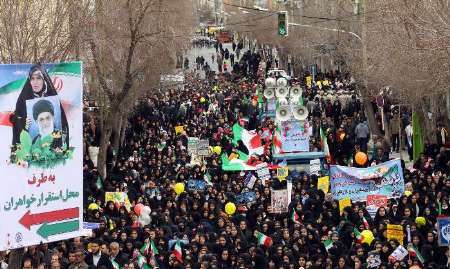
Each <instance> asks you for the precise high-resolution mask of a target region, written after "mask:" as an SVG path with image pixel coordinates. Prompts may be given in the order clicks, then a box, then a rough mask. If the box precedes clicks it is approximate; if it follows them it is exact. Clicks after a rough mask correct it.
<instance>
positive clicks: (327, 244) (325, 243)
mask: <svg viewBox="0 0 450 269" xmlns="http://www.w3.org/2000/svg"><path fill="white" fill-rule="evenodd" d="M323 245H324V246H325V249H326V250H327V252H328V250H329V249H330V248H331V247H333V241H332V240H331V239H328V240H325V241H324V242H323Z"/></svg>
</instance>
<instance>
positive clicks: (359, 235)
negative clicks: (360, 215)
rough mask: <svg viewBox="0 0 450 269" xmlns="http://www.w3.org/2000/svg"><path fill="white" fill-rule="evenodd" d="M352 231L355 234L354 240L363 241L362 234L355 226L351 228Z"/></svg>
mask: <svg viewBox="0 0 450 269" xmlns="http://www.w3.org/2000/svg"><path fill="white" fill-rule="evenodd" d="M353 233H354V234H355V237H356V241H357V242H358V243H360V244H361V243H362V242H363V241H364V236H363V235H362V234H361V233H360V232H359V231H358V229H356V228H353Z"/></svg>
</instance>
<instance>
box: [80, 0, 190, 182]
mask: <svg viewBox="0 0 450 269" xmlns="http://www.w3.org/2000/svg"><path fill="white" fill-rule="evenodd" d="M191 4H192V3H191V2H190V1H183V3H180V2H179V1H175V0H169V1H162V0H145V1H144V0H141V1H131V0H127V1H125V0H123V1H116V2H115V5H114V7H112V6H111V5H107V1H104V0H95V8H94V10H93V14H92V18H93V20H94V22H95V27H93V28H92V30H91V31H89V32H88V35H87V37H88V38H87V39H88V44H89V49H90V52H91V57H92V64H93V67H94V68H93V77H94V78H95V79H94V80H93V82H94V83H93V85H91V86H92V87H91V89H92V91H93V93H94V95H95V96H96V100H97V101H98V103H99V105H100V108H101V109H100V113H99V119H100V128H101V130H102V132H101V138H100V150H99V156H98V168H99V171H100V172H101V173H102V175H105V170H104V168H105V162H106V151H107V147H108V143H109V141H110V138H111V135H112V134H113V133H115V135H116V136H119V135H120V133H121V128H123V126H124V124H123V120H125V119H127V115H129V113H130V112H131V109H132V107H133V105H134V103H135V101H136V100H137V99H138V98H139V97H141V96H142V95H143V94H144V93H148V92H149V90H151V89H152V88H155V87H157V86H158V83H159V79H160V75H161V74H162V73H164V72H167V71H169V70H170V69H172V68H174V67H175V64H176V56H177V52H179V51H181V49H182V47H183V46H182V44H183V43H184V42H185V41H187V38H186V37H188V36H189V34H186V33H190V32H191V30H192V28H193V24H190V23H191V22H192V21H193V20H192V17H191V16H192V15H191V14H192V8H191V7H192V6H191ZM117 141H119V140H117ZM116 146H117V145H116Z"/></svg>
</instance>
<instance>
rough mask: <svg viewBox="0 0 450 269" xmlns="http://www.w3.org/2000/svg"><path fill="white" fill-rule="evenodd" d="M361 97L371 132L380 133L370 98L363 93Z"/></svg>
mask: <svg viewBox="0 0 450 269" xmlns="http://www.w3.org/2000/svg"><path fill="white" fill-rule="evenodd" d="M361 99H362V105H363V108H364V113H365V114H366V117H367V122H368V123H369V128H370V132H371V134H372V135H381V131H380V128H378V124H377V120H376V119H375V112H374V111H373V108H372V103H371V102H370V101H369V100H370V99H369V98H368V97H365V96H364V95H363V94H361Z"/></svg>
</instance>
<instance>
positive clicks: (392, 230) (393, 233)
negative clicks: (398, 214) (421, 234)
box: [387, 224, 403, 245]
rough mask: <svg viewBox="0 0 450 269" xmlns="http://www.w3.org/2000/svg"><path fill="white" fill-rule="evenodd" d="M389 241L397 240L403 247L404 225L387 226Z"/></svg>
mask: <svg viewBox="0 0 450 269" xmlns="http://www.w3.org/2000/svg"><path fill="white" fill-rule="evenodd" d="M387 239H388V240H391V239H396V240H397V241H398V242H399V243H400V244H402V245H403V226H402V225H394V224H388V225H387Z"/></svg>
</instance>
